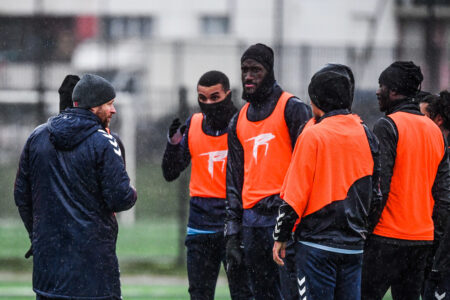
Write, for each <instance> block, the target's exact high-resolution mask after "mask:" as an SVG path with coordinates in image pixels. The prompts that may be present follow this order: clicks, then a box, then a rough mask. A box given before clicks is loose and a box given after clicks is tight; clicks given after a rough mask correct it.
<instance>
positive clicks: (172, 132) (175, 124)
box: [169, 118, 186, 138]
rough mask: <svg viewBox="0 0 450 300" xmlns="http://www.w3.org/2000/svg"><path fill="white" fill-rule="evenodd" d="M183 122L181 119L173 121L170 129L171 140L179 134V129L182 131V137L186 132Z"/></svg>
mask: <svg viewBox="0 0 450 300" xmlns="http://www.w3.org/2000/svg"><path fill="white" fill-rule="evenodd" d="M180 126H181V122H180V119H179V118H176V119H174V120H173V121H172V124H170V127H169V138H172V137H173V136H174V135H175V133H177V131H178V128H179V129H180V133H181V135H183V134H184V131H185V130H186V125H183V126H181V127H180Z"/></svg>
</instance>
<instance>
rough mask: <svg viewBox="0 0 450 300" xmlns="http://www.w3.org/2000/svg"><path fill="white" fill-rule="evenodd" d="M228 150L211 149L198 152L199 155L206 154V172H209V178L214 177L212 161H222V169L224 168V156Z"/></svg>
mask: <svg viewBox="0 0 450 300" xmlns="http://www.w3.org/2000/svg"><path fill="white" fill-rule="evenodd" d="M227 154H228V150H221V151H211V152H206V153H202V154H200V156H206V155H208V156H209V158H208V172H209V174H211V178H214V163H215V162H221V163H222V169H221V171H222V172H223V169H224V168H225V163H226V158H227Z"/></svg>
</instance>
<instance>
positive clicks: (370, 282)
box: [361, 238, 432, 300]
mask: <svg viewBox="0 0 450 300" xmlns="http://www.w3.org/2000/svg"><path fill="white" fill-rule="evenodd" d="M431 247H432V246H431V245H418V246H400V245H392V244H387V243H385V242H383V241H380V240H377V239H373V238H369V239H368V240H367V242H366V245H365V248H364V254H363V269H362V284H361V299H362V300H381V299H382V298H383V296H384V295H385V294H386V292H387V290H388V289H389V287H390V288H391V293H392V299H393V300H419V299H420V293H421V290H422V286H423V282H424V270H425V266H426V262H427V259H428V256H429V255H430V253H431Z"/></svg>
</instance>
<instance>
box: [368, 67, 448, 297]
mask: <svg viewBox="0 0 450 300" xmlns="http://www.w3.org/2000/svg"><path fill="white" fill-rule="evenodd" d="M422 79H423V76H422V72H421V70H420V67H418V66H416V65H415V64H414V63H413V62H405V61H397V62H394V63H393V64H391V65H390V66H389V67H388V68H386V69H385V70H384V71H383V72H382V73H381V75H380V77H379V84H380V87H379V89H378V90H377V97H378V101H379V105H380V110H381V111H383V112H385V113H386V116H384V117H382V118H380V119H379V120H378V121H377V122H376V123H375V126H374V133H375V135H376V136H377V137H378V140H379V141H380V161H381V183H380V186H381V193H382V197H383V198H382V203H381V208H380V210H379V211H380V212H381V216H380V217H379V221H378V223H377V224H376V226H375V228H374V230H373V234H372V235H371V236H370V237H369V239H368V242H367V243H366V245H365V248H364V261H363V274H362V298H363V299H368V300H371V299H374V300H375V299H382V298H383V296H384V294H385V293H386V291H387V290H388V288H389V287H390V288H391V292H392V296H393V299H394V300H397V299H413V300H414V299H417V300H418V299H419V298H420V291H421V288H422V284H423V281H424V269H425V265H426V261H427V256H428V255H430V252H431V247H432V244H433V240H434V239H440V234H439V231H438V230H436V228H439V227H440V226H445V223H446V222H447V221H446V220H447V219H448V217H447V215H448V211H449V207H450V189H449V186H450V180H449V176H450V175H449V165H448V154H447V152H446V145H445V141H444V138H443V136H442V133H441V131H440V130H439V127H437V125H436V124H434V123H433V121H432V120H430V119H429V118H428V117H426V116H424V115H423V114H422V113H421V112H420V110H419V105H418V103H417V101H416V100H415V99H414V98H415V97H416V96H417V94H418V92H419V91H420V84H421V82H422ZM433 218H434V222H433ZM435 224H436V225H439V226H435ZM386 265H389V268H386ZM439 299H441V298H439Z"/></svg>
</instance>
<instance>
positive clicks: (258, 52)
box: [241, 43, 273, 73]
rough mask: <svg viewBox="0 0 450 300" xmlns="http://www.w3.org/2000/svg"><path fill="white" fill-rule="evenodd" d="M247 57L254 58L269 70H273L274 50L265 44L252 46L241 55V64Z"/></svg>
mask: <svg viewBox="0 0 450 300" xmlns="http://www.w3.org/2000/svg"><path fill="white" fill-rule="evenodd" d="M246 59H254V60H256V61H257V62H259V63H260V64H262V65H263V66H264V68H265V69H266V71H267V72H269V73H270V72H272V71H273V50H272V48H270V47H268V46H266V45H264V44H260V43H258V44H255V45H252V46H250V47H249V48H248V49H247V50H246V51H245V52H244V54H242V57H241V64H242V63H243V62H244V60H246Z"/></svg>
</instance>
